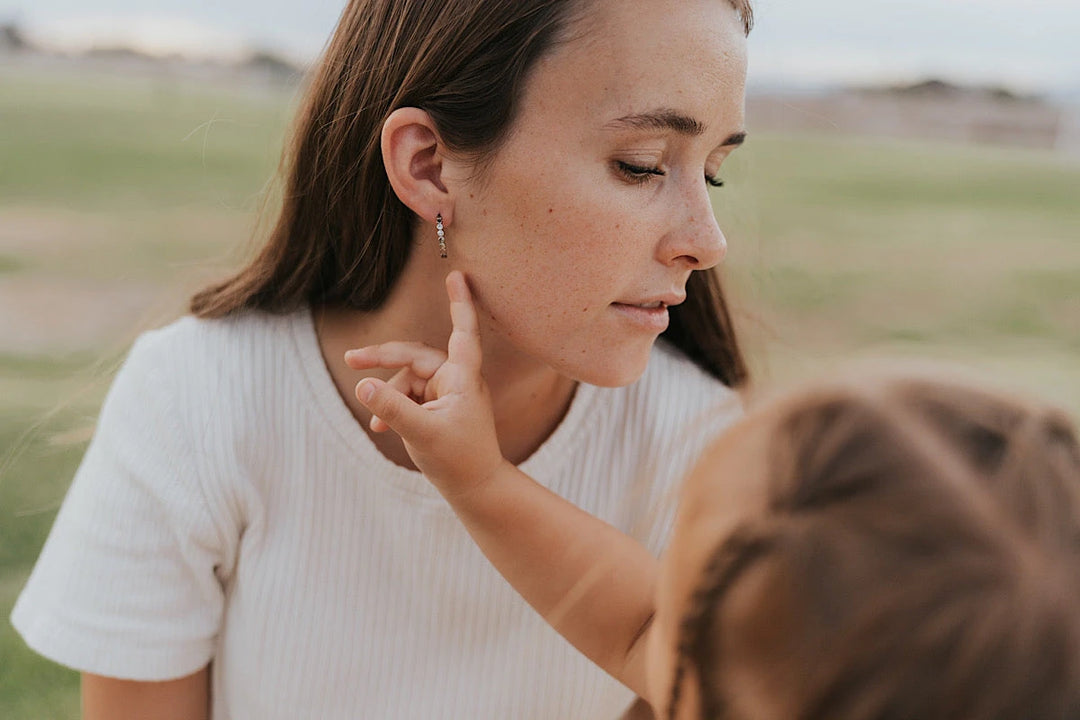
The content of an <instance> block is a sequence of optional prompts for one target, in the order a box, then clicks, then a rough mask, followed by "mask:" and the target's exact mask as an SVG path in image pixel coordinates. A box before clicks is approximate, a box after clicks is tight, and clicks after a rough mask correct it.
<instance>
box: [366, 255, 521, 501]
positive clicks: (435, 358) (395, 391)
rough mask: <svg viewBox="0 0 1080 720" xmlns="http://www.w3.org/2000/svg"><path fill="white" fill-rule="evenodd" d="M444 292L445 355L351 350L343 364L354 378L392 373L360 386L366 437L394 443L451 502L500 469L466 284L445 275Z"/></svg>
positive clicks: (401, 349) (389, 347)
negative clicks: (378, 370)
mask: <svg viewBox="0 0 1080 720" xmlns="http://www.w3.org/2000/svg"><path fill="white" fill-rule="evenodd" d="M446 291H447V294H448V295H449V296H450V319H451V321H452V322H453V333H452V334H451V335H450V343H449V345H448V347H447V351H446V352H445V353H444V352H442V351H441V350H437V349H435V348H432V347H429V346H427V345H422V344H420V343H406V342H391V343H384V344H382V345H372V346H370V347H365V348H360V349H358V350H350V351H349V352H348V353H346V354H345V362H346V363H348V365H349V367H351V368H353V369H355V370H367V369H371V368H375V367H384V368H399V371H398V373H397V374H396V375H394V377H393V378H392V379H391V380H390V382H388V383H387V382H383V381H381V380H376V379H374V378H365V379H363V380H361V381H360V382H359V383H357V385H356V397H357V399H358V400H359V401H360V402H361V403H362V404H363V405H364V407H366V408H367V409H368V410H370V411H371V412H372V413H373V415H374V417H372V419H371V429H372V430H374V431H375V432H385V431H386V430H387V429H391V430H393V431H394V432H396V433H397V434H398V435H400V436H401V438H402V440H404V441H405V449H406V450H407V451H408V453H409V457H411V458H412V460H413V462H414V463H416V467H418V468H419V469H420V471H421V472H422V473H424V475H426V476H427V477H428V479H429V480H431V481H432V483H434V484H435V486H436V487H437V488H438V489H439V490H440V492H442V493H443V494H444V495H447V496H450V495H459V494H463V493H468V492H470V491H472V490H474V489H476V487H478V486H480V485H481V484H483V483H484V482H485V481H486V480H488V479H490V478H491V477H492V476H493V475H494V474H495V471H496V470H498V469H499V467H500V466H501V465H502V464H503V463H505V462H507V461H506V460H504V459H503V456H502V452H501V451H500V450H499V442H498V439H497V438H496V435H495V417H494V414H493V412H492V409H491V398H490V396H489V394H488V388H487V384H486V383H485V382H484V378H483V376H481V374H480V364H481V360H482V351H481V347H480V335H479V330H478V327H477V320H476V310H475V308H474V307H473V304H472V297H471V295H470V294H469V287H468V285H467V284H466V282H465V276H464V275H462V274H461V273H460V272H457V271H454V272H452V273H450V274H449V275H448V276H447V278H446ZM418 403H422V404H418Z"/></svg>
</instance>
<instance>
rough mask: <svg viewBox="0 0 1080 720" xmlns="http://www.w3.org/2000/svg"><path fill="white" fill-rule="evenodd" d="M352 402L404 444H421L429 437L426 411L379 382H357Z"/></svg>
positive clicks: (386, 384)
mask: <svg viewBox="0 0 1080 720" xmlns="http://www.w3.org/2000/svg"><path fill="white" fill-rule="evenodd" d="M356 399H357V400H359V401H360V404H362V405H363V406H364V407H366V408H367V409H368V410H370V411H371V413H372V414H373V415H374V416H375V417H376V418H378V419H379V421H380V422H382V423H385V424H386V426H387V427H389V428H390V429H391V430H393V431H394V432H396V433H397V434H398V435H400V436H401V437H402V438H404V439H405V440H406V441H413V440H416V441H422V440H423V439H424V438H425V437H427V436H428V435H429V431H428V424H429V422H430V419H429V418H428V417H427V412H428V411H427V410H425V409H424V408H422V407H420V406H419V405H417V404H416V403H415V402H413V401H412V400H410V399H409V398H408V397H407V396H405V395H403V394H402V393H400V392H398V390H397V389H395V388H393V387H391V386H390V385H389V384H388V383H385V382H383V381H382V380H376V379H375V378H364V379H363V380H361V381H360V382H359V383H357V385H356ZM372 429H373V430H374V429H375V428H374V426H373V427H372Z"/></svg>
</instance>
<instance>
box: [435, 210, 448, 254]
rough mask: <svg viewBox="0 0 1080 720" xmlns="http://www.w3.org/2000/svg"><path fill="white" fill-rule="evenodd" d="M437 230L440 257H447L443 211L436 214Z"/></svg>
mask: <svg viewBox="0 0 1080 720" xmlns="http://www.w3.org/2000/svg"><path fill="white" fill-rule="evenodd" d="M435 231H436V232H438V233H439V257H441V258H445V257H446V231H445V230H443V224H442V213H439V214H438V215H436V216H435Z"/></svg>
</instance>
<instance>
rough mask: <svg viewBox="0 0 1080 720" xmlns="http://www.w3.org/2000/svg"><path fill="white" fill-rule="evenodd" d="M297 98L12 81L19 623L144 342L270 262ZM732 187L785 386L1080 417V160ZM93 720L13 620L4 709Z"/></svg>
mask: <svg viewBox="0 0 1080 720" xmlns="http://www.w3.org/2000/svg"><path fill="white" fill-rule="evenodd" d="M291 106H292V96H291V93H290V92H289V91H286V90H280V91H267V90H263V91H258V92H255V91H244V92H237V91H235V90H232V89H228V88H220V89H207V88H202V89H198V88H195V87H193V86H190V85H184V84H181V83H177V82H168V81H163V80H157V81H150V80H145V79H142V80H139V79H105V78H100V77H93V76H86V77H81V78H64V77H57V76H55V75H40V76H35V77H27V76H17V75H13V74H11V73H10V72H8V73H0V397H2V398H3V403H2V406H0V612H2V614H3V615H4V616H5V617H6V616H7V614H8V613H9V612H10V609H11V607H12V605H13V603H14V600H15V597H16V595H17V593H18V591H19V589H20V588H21V586H22V584H23V583H24V582H25V580H26V577H27V575H28V573H29V572H30V568H31V567H32V564H33V561H34V559H35V557H36V555H37V553H38V551H39V549H40V547H41V545H42V543H43V542H44V539H45V535H46V533H47V531H48V528H49V526H50V524H51V522H52V519H53V517H54V515H55V511H56V509H57V507H58V505H59V503H60V501H61V499H62V498H63V494H64V491H65V489H66V487H67V484H68V482H69V481H70V479H71V476H72V473H73V471H74V468H75V466H76V464H77V462H78V459H79V457H80V455H81V452H82V450H83V448H84V447H85V442H86V440H87V438H88V437H89V432H90V428H91V427H92V423H93V418H94V415H95V413H96V411H97V408H98V405H99V404H100V401H101V398H102V396H103V393H104V391H105V389H106V388H107V386H108V380H109V377H110V375H111V372H112V371H113V369H114V368H115V367H116V363H117V362H118V360H119V359H120V358H121V357H122V356H123V353H124V351H125V349H126V347H127V344H128V343H129V342H130V340H131V339H132V337H133V336H134V334H135V333H136V332H138V331H139V330H140V329H144V328H147V327H150V326H152V325H155V324H158V323H161V322H164V321H166V320H168V319H169V318H171V317H173V316H175V315H176V314H177V313H178V312H180V310H181V308H182V306H183V300H184V298H185V296H186V294H187V293H189V292H190V291H191V290H192V289H193V288H195V287H197V286H198V285H199V283H200V282H202V281H204V280H205V279H206V278H208V277H211V276H214V275H215V274H217V273H219V272H220V271H221V269H222V268H223V267H227V266H229V265H232V264H235V262H237V259H238V258H240V257H242V256H243V255H244V253H245V252H246V249H247V248H249V246H250V243H249V237H250V235H251V230H252V227H253V225H254V216H255V211H256V209H257V208H258V206H259V203H260V200H261V197H262V195H263V193H264V191H265V188H266V185H267V181H268V179H269V178H270V177H271V175H272V174H273V172H274V168H275V166H276V164H277V156H278V148H279V146H280V142H281V137H282V133H283V128H284V127H285V125H286V123H287V121H288V117H289V113H290V108H291ZM751 130H752V128H751ZM723 177H724V179H725V180H726V181H727V183H728V187H727V188H725V189H724V190H721V191H719V192H717V194H716V196H715V199H716V208H717V212H718V215H719V217H720V218H721V219H722V223H723V226H724V227H725V229H726V231H727V234H728V239H729V245H730V252H729V256H728V265H727V273H728V275H727V277H728V281H729V287H730V288H731V290H732V292H733V294H734V301H735V304H736V307H737V309H738V318H739V321H740V323H741V325H742V329H743V333H744V338H745V342H746V345H747V348H748V349H749V351H750V353H751V355H752V358H753V363H754V367H755V369H756V373H757V376H758V377H759V378H760V379H761V381H762V382H763V383H764V384H769V383H772V382H786V381H788V380H791V379H796V378H801V377H805V376H807V375H812V374H815V373H818V372H820V371H821V370H824V369H828V368H831V367H833V366H834V365H836V364H837V363H838V362H844V361H848V360H853V359H858V358H865V357H880V356H920V357H932V358H941V359H946V360H949V361H951V362H954V363H961V364H963V365H964V366H965V367H970V368H971V369H972V372H976V373H981V374H983V375H986V376H988V377H990V378H991V379H997V380H998V381H999V382H1001V383H1004V384H1006V385H1011V386H1016V387H1020V388H1024V389H1027V390H1028V391H1030V392H1034V393H1036V394H1039V395H1042V396H1044V397H1046V398H1049V399H1052V400H1054V401H1056V402H1059V403H1061V404H1063V405H1065V406H1067V407H1068V408H1069V409H1070V410H1071V411H1072V412H1074V413H1076V412H1078V411H1080V167H1076V166H1075V165H1068V164H1066V163H1064V162H1062V161H1059V160H1056V159H1055V158H1054V157H1052V156H1050V155H1045V154H1035V153H1030V152H1019V151H1011V150H1000V149H985V148H980V149H972V148H957V147H949V146H932V145H915V144H900V143H895V142H887V141H871V140H850V139H844V140H840V139H828V138H811V137H779V136H760V137H758V136H756V135H754V134H752V135H751V140H750V142H749V143H748V145H747V147H746V148H745V149H744V150H740V151H739V152H738V153H737V154H736V155H735V156H734V157H733V158H732V160H731V161H730V163H729V165H728V167H727V168H726V169H725V171H724V173H723ZM77 714H78V696H77V678H76V676H75V675H74V674H73V673H71V672H68V671H66V670H62V669H60V668H57V667H55V666H52V665H51V664H50V663H48V662H46V661H44V660H41V659H39V658H37V657H36V656H35V655H33V654H32V653H31V652H29V651H28V650H27V649H26V648H25V647H24V646H23V644H22V642H21V640H19V638H18V637H17V636H16V635H15V633H14V631H13V630H11V629H10V627H9V625H8V624H7V622H6V621H5V622H3V623H0V717H2V718H34V719H35V720H37V719H49V718H74V717H77Z"/></svg>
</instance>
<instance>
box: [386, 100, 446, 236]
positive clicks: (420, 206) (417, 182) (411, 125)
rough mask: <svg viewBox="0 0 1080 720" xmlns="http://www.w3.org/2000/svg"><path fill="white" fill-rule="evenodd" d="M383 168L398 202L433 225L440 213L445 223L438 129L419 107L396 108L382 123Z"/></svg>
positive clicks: (443, 186)
mask: <svg viewBox="0 0 1080 720" xmlns="http://www.w3.org/2000/svg"><path fill="white" fill-rule="evenodd" d="M381 146H382V156H383V165H384V167H385V168H386V175H387V177H388V178H389V180H390V186H391V187H392V188H393V190H394V193H395V194H396V195H397V196H398V199H400V200H401V202H402V203H404V204H405V206H406V207H408V208H409V209H410V210H412V211H413V212H415V213H416V214H417V215H419V216H420V217H421V218H424V219H425V220H427V221H429V222H432V223H434V222H435V216H436V215H437V214H439V213H440V212H441V213H442V215H443V217H444V218H445V220H444V222H446V223H447V224H449V220H450V212H449V210H448V206H450V205H452V203H451V201H450V192H449V190H448V189H447V187H446V184H445V183H444V182H443V159H444V158H443V151H442V144H441V143H440V141H439V134H438V129H437V128H436V127H435V123H434V121H433V120H432V119H431V116H430V115H428V114H427V112H425V111H423V110H421V109H420V108H412V107H406V108H398V109H397V110H395V111H394V112H392V113H390V116H389V117H388V118H387V119H386V122H384V123H383V128H382V137H381Z"/></svg>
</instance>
